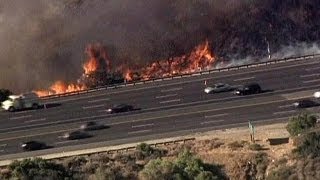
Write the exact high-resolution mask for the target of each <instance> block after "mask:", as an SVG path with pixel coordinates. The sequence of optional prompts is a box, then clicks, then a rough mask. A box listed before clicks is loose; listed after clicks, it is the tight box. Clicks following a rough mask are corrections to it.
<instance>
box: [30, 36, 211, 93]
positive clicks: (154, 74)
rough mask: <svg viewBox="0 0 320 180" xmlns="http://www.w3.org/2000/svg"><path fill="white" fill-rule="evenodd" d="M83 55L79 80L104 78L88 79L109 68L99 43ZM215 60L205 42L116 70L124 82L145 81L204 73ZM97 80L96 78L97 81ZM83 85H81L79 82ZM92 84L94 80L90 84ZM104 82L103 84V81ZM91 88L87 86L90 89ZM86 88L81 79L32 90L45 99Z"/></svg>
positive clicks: (108, 62) (102, 47)
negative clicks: (187, 50)
mask: <svg viewBox="0 0 320 180" xmlns="http://www.w3.org/2000/svg"><path fill="white" fill-rule="evenodd" d="M85 53H86V54H87V56H88V60H87V61H86V62H85V63H84V64H83V66H82V67H83V71H84V73H83V75H82V76H81V77H82V78H86V77H100V78H103V77H104V76H88V75H89V74H93V73H95V72H110V71H111V66H110V61H109V58H108V56H107V51H106V48H105V47H104V46H102V45H100V44H91V45H89V46H87V48H86V50H85ZM215 60H216V59H215V57H214V56H213V55H212V53H211V51H210V48H209V42H208V41H205V42H203V43H201V44H199V45H198V46H196V47H195V48H194V49H193V50H192V51H191V52H190V53H188V54H185V55H182V56H178V57H172V58H169V59H167V60H160V61H156V62H154V63H151V64H150V65H149V66H147V67H141V68H134V69H131V68H130V67H128V66H127V67H124V66H122V67H118V68H116V69H118V70H122V72H123V78H124V79H125V80H126V81H133V80H148V79H152V78H160V77H168V76H172V75H179V74H186V73H192V72H196V71H201V70H205V69H208V68H211V67H212V66H213V63H214V62H215ZM97 80H98V81H101V79H100V80H99V78H97ZM81 82H82V83H81ZM93 82H95V81H93ZM102 82H104V81H102ZM89 87H90V86H89ZM85 89H87V86H86V85H85V83H83V81H81V78H80V79H79V80H78V83H74V84H67V83H65V82H63V81H56V82H55V83H54V84H53V85H52V86H51V87H50V88H49V90H40V91H34V92H36V93H37V94H38V95H39V96H48V95H52V94H62V93H67V92H73V91H79V90H85Z"/></svg>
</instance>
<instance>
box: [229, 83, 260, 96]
mask: <svg viewBox="0 0 320 180" xmlns="http://www.w3.org/2000/svg"><path fill="white" fill-rule="evenodd" d="M257 93H261V87H260V85H259V84H258V83H250V84H245V85H244V86H241V87H239V88H237V89H236V90H235V91H234V94H236V95H249V94H257Z"/></svg>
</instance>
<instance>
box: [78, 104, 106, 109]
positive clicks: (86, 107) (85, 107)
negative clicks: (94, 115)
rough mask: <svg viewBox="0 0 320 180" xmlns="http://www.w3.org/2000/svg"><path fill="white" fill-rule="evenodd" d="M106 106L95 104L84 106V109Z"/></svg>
mask: <svg viewBox="0 0 320 180" xmlns="http://www.w3.org/2000/svg"><path fill="white" fill-rule="evenodd" d="M103 106H105V105H104V104H99V105H94V106H83V107H82V109H93V108H99V107H103Z"/></svg>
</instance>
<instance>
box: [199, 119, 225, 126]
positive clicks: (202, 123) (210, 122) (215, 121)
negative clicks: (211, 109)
mask: <svg viewBox="0 0 320 180" xmlns="http://www.w3.org/2000/svg"><path fill="white" fill-rule="evenodd" d="M223 121H224V120H223V119H221V120H214V121H204V122H201V123H200V124H201V125H204V124H213V123H219V122H223Z"/></svg>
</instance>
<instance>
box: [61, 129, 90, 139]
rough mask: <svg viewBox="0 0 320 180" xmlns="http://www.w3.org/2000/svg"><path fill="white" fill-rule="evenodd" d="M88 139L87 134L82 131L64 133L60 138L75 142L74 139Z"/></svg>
mask: <svg viewBox="0 0 320 180" xmlns="http://www.w3.org/2000/svg"><path fill="white" fill-rule="evenodd" d="M88 137H90V136H89V134H87V133H85V132H83V131H73V132H68V133H65V134H64V135H63V136H62V138H64V139H68V140H75V139H84V138H88Z"/></svg>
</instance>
